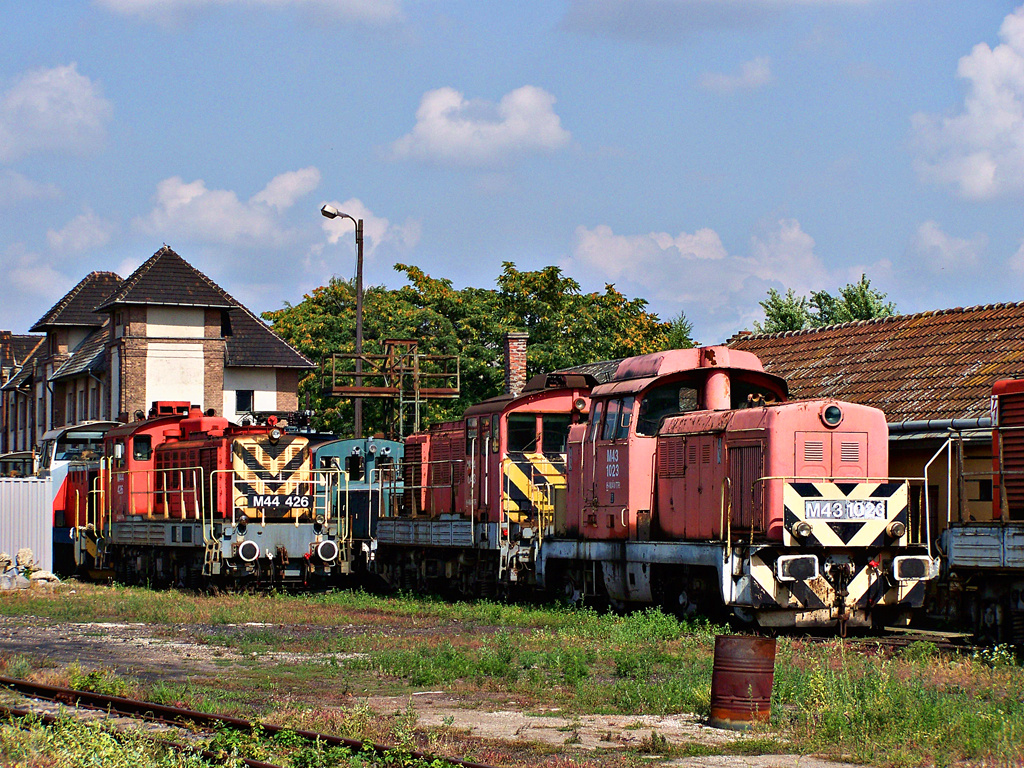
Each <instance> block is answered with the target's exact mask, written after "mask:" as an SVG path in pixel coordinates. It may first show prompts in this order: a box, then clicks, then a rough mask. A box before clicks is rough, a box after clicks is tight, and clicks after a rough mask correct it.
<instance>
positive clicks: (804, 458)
mask: <svg viewBox="0 0 1024 768" xmlns="http://www.w3.org/2000/svg"><path fill="white" fill-rule="evenodd" d="M677 386H679V387H681V389H680V390H679V392H678V395H674V394H672V393H673V392H674V390H675V388H676V387H677ZM666 390H668V391H669V393H670V396H669V399H668V400H667V401H665V400H664V398H663V397H662V400H661V402H668V403H669V404H670V405H672V404H673V397H674V398H676V400H675V402H676V403H677V404H679V405H678V407H676V409H675V410H676V411H678V410H680V408H682V409H683V410H687V411H688V412H686V413H684V414H682V415H666V416H664V417H661V418H660V421H659V422H658V423H657V424H656V423H655V422H654V421H653V420H652V419H649V416H650V414H651V413H656V411H657V408H658V403H659V397H661V396H662V394H663V393H665V391H666ZM591 396H592V400H593V403H592V407H591V422H590V425H589V426H588V427H587V428H583V427H577V428H575V429H574V430H573V431H572V433H571V434H570V440H569V451H570V454H569V462H568V466H569V478H568V481H569V488H570V494H569V503H568V512H567V528H568V532H569V534H570V535H573V536H576V537H579V538H583V539H594V540H609V539H634V538H639V539H652V540H687V541H690V540H716V539H720V538H722V537H723V533H724V530H723V529H724V528H726V527H728V528H731V529H733V530H737V529H743V530H749V531H751V532H752V533H757V534H759V535H760V536H761V537H766V538H768V539H770V540H778V541H781V539H782V531H783V506H782V486H783V482H784V481H785V480H793V479H805V480H819V481H820V480H826V479H832V478H848V479H851V480H853V479H860V480H864V479H867V478H881V477H884V476H885V475H886V473H887V471H888V439H887V438H888V431H887V427H886V423H885V417H884V415H883V414H882V412H881V411H879V410H877V409H874V408H867V407H863V406H857V405H853V404H850V403H837V402H836V401H834V400H810V401H802V402H796V403H785V402H783V401H784V400H785V397H786V387H785V384H784V383H783V382H782V381H781V380H779V379H778V378H777V377H774V376H771V375H770V374H767V373H765V372H764V371H763V368H762V367H761V363H760V361H759V360H758V359H757V358H756V357H754V356H753V355H751V354H749V353H745V352H737V351H735V350H729V349H725V348H720V347H708V348H702V349H692V350H672V351H670V352H665V353H658V354H657V355H647V356H644V357H641V358H633V359H630V360H627V361H624V363H623V364H621V365H620V367H619V369H618V370H617V371H616V373H615V375H614V377H613V380H612V381H611V382H609V383H607V384H603V385H601V386H598V387H595V388H594V389H593V391H592V393H591ZM748 396H749V397H748ZM684 398H685V399H686V404H685V407H684V406H683V405H681V404H683V401H684ZM762 402H764V403H766V404H764V405H762V404H761V403H762ZM829 405H834V406H837V407H840V408H841V411H842V414H843V416H842V420H841V422H840V423H839V424H838V425H837V426H835V427H830V426H826V424H825V423H824V421H823V419H822V413H823V411H824V409H825V408H827V407H828V406H829ZM645 419H647V422H646V423H645ZM759 478H777V479H775V480H767V481H765V482H762V483H757V482H756V481H757V480H758V479H759ZM751 489H752V490H751Z"/></svg>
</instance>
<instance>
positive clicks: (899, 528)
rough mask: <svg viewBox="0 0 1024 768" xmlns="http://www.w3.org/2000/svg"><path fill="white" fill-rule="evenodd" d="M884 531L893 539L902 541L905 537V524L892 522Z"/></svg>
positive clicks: (896, 521) (897, 521)
mask: <svg viewBox="0 0 1024 768" xmlns="http://www.w3.org/2000/svg"><path fill="white" fill-rule="evenodd" d="M885 531H886V533H888V534H889V535H890V536H892V537H893V538H894V539H902V538H903V537H904V536H906V535H907V524H906V523H904V522H901V521H899V520H893V521H892V522H891V523H889V525H887V526H886V528H885Z"/></svg>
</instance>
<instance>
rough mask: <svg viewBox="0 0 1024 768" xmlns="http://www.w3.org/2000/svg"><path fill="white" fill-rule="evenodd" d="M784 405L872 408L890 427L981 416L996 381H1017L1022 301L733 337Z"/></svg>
mask: <svg viewBox="0 0 1024 768" xmlns="http://www.w3.org/2000/svg"><path fill="white" fill-rule="evenodd" d="M728 344H729V346H730V347H733V348H734V349H742V350H745V351H747V352H753V353H754V354H756V355H757V356H758V357H760V358H761V361H762V362H763V363H764V366H765V369H766V370H768V371H770V372H771V373H774V374H776V375H779V376H782V377H784V378H785V379H786V380H787V381H788V382H789V391H790V395H791V396H792V397H794V398H806V397H821V396H829V397H837V398H840V399H843V400H850V401H853V402H857V403H863V404H865V405H872V406H875V407H877V408H881V409H882V410H883V411H884V412H885V415H886V420H887V421H888V422H889V423H890V424H897V423H900V422H909V421H924V420H929V419H932V420H953V419H979V418H986V417H988V415H989V396H990V395H991V393H992V384H993V382H995V381H996V380H997V379H1001V378H1009V377H1013V376H1024V302H1021V303H1018V304H989V305H986V306H978V307H967V308H957V309H946V310H938V311H933V312H921V313H919V314H915V315H895V316H892V317H886V318H880V319H877V320H864V321H859V322H853V323H845V324H843V325H834V326H829V327H826V328H815V329H810V330H806V331H791V332H787V333H781V334H765V335H749V334H744V335H738V336H735V337H733V338H732V339H730V340H729V342H728Z"/></svg>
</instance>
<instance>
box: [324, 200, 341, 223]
mask: <svg viewBox="0 0 1024 768" xmlns="http://www.w3.org/2000/svg"><path fill="white" fill-rule="evenodd" d="M320 213H321V214H322V215H323V216H325V217H326V218H328V219H336V218H338V217H339V216H341V211H339V210H338V209H337V208H335V207H334V206H333V205H331V204H330V203H325V204H324V206H323V207H322V208H321V209H320Z"/></svg>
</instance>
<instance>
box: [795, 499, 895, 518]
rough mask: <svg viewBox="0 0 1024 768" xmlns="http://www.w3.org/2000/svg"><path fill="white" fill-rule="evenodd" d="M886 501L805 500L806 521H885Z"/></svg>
mask: <svg viewBox="0 0 1024 768" xmlns="http://www.w3.org/2000/svg"><path fill="white" fill-rule="evenodd" d="M885 502H886V500H885V499H804V519H805V520H885V515H886V505H885Z"/></svg>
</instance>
